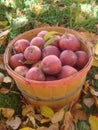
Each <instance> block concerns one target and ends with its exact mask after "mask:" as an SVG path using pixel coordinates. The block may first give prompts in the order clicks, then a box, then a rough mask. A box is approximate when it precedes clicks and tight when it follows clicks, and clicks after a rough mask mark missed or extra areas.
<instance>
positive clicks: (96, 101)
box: [93, 96, 98, 107]
mask: <svg viewBox="0 0 98 130" xmlns="http://www.w3.org/2000/svg"><path fill="white" fill-rule="evenodd" d="M93 98H94V102H95V105H96V107H98V98H97V97H96V96H93Z"/></svg>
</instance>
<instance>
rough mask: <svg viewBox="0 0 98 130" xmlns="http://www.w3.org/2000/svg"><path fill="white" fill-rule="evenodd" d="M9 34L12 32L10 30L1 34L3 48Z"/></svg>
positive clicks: (0, 40)
mask: <svg viewBox="0 0 98 130" xmlns="http://www.w3.org/2000/svg"><path fill="white" fill-rule="evenodd" d="M9 32H10V30H6V31H3V32H1V33H0V44H1V45H3V46H4V45H5V43H6V39H7V36H8V33H9Z"/></svg>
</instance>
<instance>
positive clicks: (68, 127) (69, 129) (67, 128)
mask: <svg viewBox="0 0 98 130" xmlns="http://www.w3.org/2000/svg"><path fill="white" fill-rule="evenodd" d="M63 129H64V130H75V127H74V123H73V116H72V114H71V112H70V111H68V112H66V113H65V116H64V124H63Z"/></svg>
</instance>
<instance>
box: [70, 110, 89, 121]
mask: <svg viewBox="0 0 98 130" xmlns="http://www.w3.org/2000/svg"><path fill="white" fill-rule="evenodd" d="M72 115H73V117H74V118H75V119H77V120H86V119H87V115H86V113H85V112H84V111H82V110H79V109H76V110H73V111H72Z"/></svg>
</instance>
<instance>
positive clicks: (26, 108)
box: [22, 105, 35, 116]
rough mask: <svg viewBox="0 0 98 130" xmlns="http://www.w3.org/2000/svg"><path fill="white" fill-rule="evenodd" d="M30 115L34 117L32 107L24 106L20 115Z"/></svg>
mask: <svg viewBox="0 0 98 130" xmlns="http://www.w3.org/2000/svg"><path fill="white" fill-rule="evenodd" d="M30 113H32V114H33V115H34V113H35V111H34V107H33V106H32V105H24V106H23V109H22V115H23V116H27V114H30Z"/></svg>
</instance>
